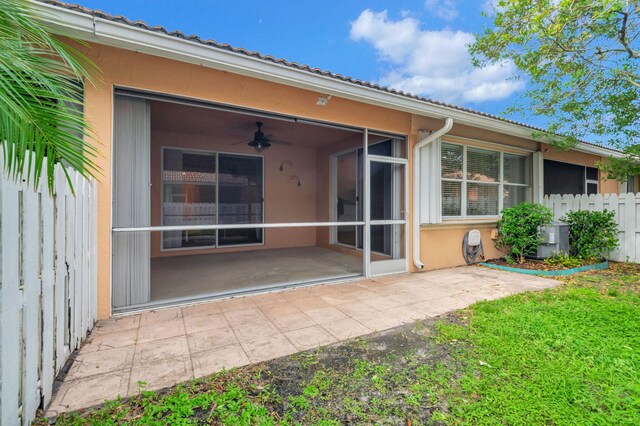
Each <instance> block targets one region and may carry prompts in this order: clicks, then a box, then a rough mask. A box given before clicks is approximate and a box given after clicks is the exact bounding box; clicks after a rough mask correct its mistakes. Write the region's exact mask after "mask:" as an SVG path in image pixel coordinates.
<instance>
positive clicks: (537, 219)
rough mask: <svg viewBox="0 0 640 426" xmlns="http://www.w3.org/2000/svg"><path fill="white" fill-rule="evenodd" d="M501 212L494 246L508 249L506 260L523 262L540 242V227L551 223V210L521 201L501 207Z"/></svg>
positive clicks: (533, 252)
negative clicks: (512, 205)
mask: <svg viewBox="0 0 640 426" xmlns="http://www.w3.org/2000/svg"><path fill="white" fill-rule="evenodd" d="M501 214H502V218H501V219H500V220H499V221H498V229H499V230H500V234H499V235H498V239H497V240H496V242H495V246H496V248H498V249H505V248H506V249H507V250H508V253H507V255H506V258H507V261H508V262H518V263H524V260H525V256H528V255H531V254H535V252H536V249H537V247H538V244H540V243H541V242H542V236H541V235H540V228H541V227H542V226H545V225H549V224H550V223H551V220H552V219H553V212H552V211H551V210H550V209H549V208H547V207H545V206H543V205H541V204H531V203H523V204H518V205H517V206H515V207H509V208H506V209H503V210H502V212H501Z"/></svg>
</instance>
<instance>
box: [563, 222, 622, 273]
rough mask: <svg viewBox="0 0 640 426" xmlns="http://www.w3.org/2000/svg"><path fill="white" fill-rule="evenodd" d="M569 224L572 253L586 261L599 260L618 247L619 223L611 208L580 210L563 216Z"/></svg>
mask: <svg viewBox="0 0 640 426" xmlns="http://www.w3.org/2000/svg"><path fill="white" fill-rule="evenodd" d="M562 221H563V222H565V223H567V224H568V225H569V241H570V243H571V253H572V254H574V255H575V256H577V257H579V258H580V259H582V260H586V261H597V260H601V259H603V258H604V257H605V256H607V255H608V254H609V253H610V252H611V251H612V250H613V249H615V248H616V247H618V224H617V223H616V221H615V219H614V213H613V212H612V211H609V210H605V211H602V212H590V211H587V210H578V211H574V212H569V213H567V214H566V215H564V216H563V217H562Z"/></svg>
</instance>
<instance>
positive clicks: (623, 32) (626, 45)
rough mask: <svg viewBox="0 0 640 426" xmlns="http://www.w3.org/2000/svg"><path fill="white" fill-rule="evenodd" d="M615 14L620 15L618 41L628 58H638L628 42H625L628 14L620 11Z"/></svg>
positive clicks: (639, 56)
mask: <svg viewBox="0 0 640 426" xmlns="http://www.w3.org/2000/svg"><path fill="white" fill-rule="evenodd" d="M617 12H618V13H619V14H621V15H622V23H621V24H620V30H618V40H619V41H620V44H622V46H623V47H624V50H625V51H626V52H627V54H628V55H629V57H630V58H640V54H639V53H638V52H636V51H635V50H633V49H632V48H631V46H630V45H629V41H628V40H627V22H628V20H629V13H627V12H622V11H617Z"/></svg>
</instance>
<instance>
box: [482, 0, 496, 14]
mask: <svg viewBox="0 0 640 426" xmlns="http://www.w3.org/2000/svg"><path fill="white" fill-rule="evenodd" d="M498 1H499V0H484V1H483V2H482V7H481V8H480V10H482V11H483V12H484V13H486V14H487V15H489V16H492V15H493V14H494V13H495V11H496V9H497V8H498Z"/></svg>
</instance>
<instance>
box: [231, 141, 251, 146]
mask: <svg viewBox="0 0 640 426" xmlns="http://www.w3.org/2000/svg"><path fill="white" fill-rule="evenodd" d="M249 142H251V141H238V142H232V143H231V145H240V144H241V143H249Z"/></svg>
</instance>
